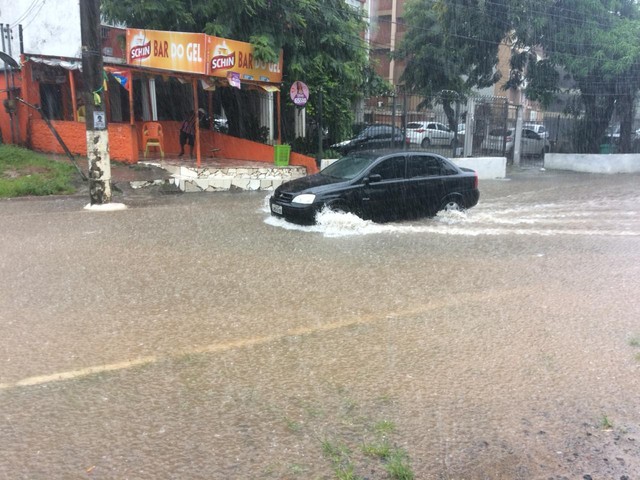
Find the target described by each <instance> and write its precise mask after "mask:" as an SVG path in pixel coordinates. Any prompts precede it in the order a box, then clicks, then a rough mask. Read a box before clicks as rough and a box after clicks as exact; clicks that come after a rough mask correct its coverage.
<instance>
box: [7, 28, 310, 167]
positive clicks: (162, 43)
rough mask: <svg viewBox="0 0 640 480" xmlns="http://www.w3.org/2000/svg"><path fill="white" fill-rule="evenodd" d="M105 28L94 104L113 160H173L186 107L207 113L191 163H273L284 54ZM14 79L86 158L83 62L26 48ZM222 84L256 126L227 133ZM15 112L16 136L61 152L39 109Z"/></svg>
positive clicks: (301, 160) (297, 159) (194, 37)
mask: <svg viewBox="0 0 640 480" xmlns="http://www.w3.org/2000/svg"><path fill="white" fill-rule="evenodd" d="M109 32H110V33H111V37H112V39H113V41H112V42H111V44H110V45H109V46H106V47H104V48H103V54H104V53H105V52H106V53H108V54H110V55H104V56H103V58H104V84H103V88H104V89H106V92H105V93H106V95H105V104H106V105H103V106H99V107H102V108H103V109H104V111H105V112H106V116H107V120H108V131H109V144H110V145H109V150H110V156H111V158H112V159H113V160H116V161H121V162H125V163H136V162H138V161H139V160H140V159H141V158H143V157H144V156H145V155H147V156H153V157H154V158H159V157H162V158H166V157H176V158H177V155H178V153H179V151H180V143H179V130H180V125H181V123H182V121H183V120H184V118H185V116H186V115H187V114H188V112H190V111H193V112H200V117H201V118H202V119H204V120H201V121H198V122H196V123H195V129H196V132H195V146H194V157H195V158H194V159H193V161H194V162H196V164H197V165H198V166H199V165H200V162H201V161H202V160H203V159H206V158H207V157H211V156H215V157H220V158H228V159H237V160H247V161H260V162H269V163H271V162H273V158H274V148H273V145H278V144H280V143H281V131H280V125H281V119H280V108H279V107H280V86H281V82H282V67H283V54H282V51H280V56H279V60H278V62H276V63H267V62H261V61H259V60H257V59H256V58H255V55H254V50H253V46H252V45H251V44H249V43H245V42H239V41H235V40H230V39H225V38H219V37H214V36H210V35H206V34H199V33H184V32H166V31H158V30H144V29H114V28H110V27H109ZM114 32H115V33H114ZM17 83H18V85H19V92H18V93H19V95H20V96H21V97H22V98H23V99H24V100H25V101H26V102H28V103H32V104H38V105H40V107H41V108H42V111H43V113H44V114H45V115H46V116H47V117H48V118H49V119H51V120H52V123H53V124H54V125H55V128H56V130H57V131H58V133H59V134H60V136H61V137H62V139H63V140H64V142H65V144H66V145H67V147H68V148H69V150H70V151H71V152H73V153H74V154H79V155H86V135H85V126H84V107H83V105H82V98H81V97H82V95H80V94H79V92H81V91H82V88H83V85H82V72H81V60H80V59H69V58H53V57H45V56H36V55H29V54H23V55H22V62H21V70H20V78H19V81H18V82H17ZM224 89H237V90H238V91H237V92H236V94H238V95H243V96H245V97H244V98H245V99H248V102H249V104H250V105H252V106H254V108H252V109H250V111H249V112H242V114H244V115H252V118H251V125H255V128H251V129H246V131H245V132H242V131H240V132H239V131H232V132H229V126H230V124H231V123H232V122H230V120H233V118H231V119H230V118H229V115H228V113H230V112H227V111H226V110H225V108H224V105H223V102H221V98H222V94H223V93H224ZM227 93H228V92H227ZM233 113H235V114H237V112H233ZM17 117H18V122H19V128H18V130H19V131H21V132H23V134H22V135H20V140H22V142H23V143H26V144H27V146H29V147H31V148H33V149H34V150H40V151H46V152H57V153H63V149H62V147H61V146H59V144H58V143H57V142H56V140H55V138H54V137H53V135H52V133H51V132H50V130H49V128H48V127H47V125H46V122H45V121H44V120H43V119H41V118H40V117H39V115H38V114H37V113H36V112H34V111H33V110H29V109H27V108H26V107H25V106H24V105H19V106H18V115H17ZM149 123H155V124H158V125H159V126H160V129H161V132H162V140H161V145H160V146H159V147H158V148H145V145H146V143H145V141H146V138H145V135H146V132H147V129H146V128H145V124H149ZM232 126H233V125H232ZM256 132H260V135H261V136H260V138H257V137H256ZM229 133H231V134H229ZM243 133H245V134H244V135H243ZM6 140H7V139H6V138H5V141H6ZM16 143H21V142H16ZM154 146H156V145H154ZM187 160H188V157H187V158H186V159H185V161H187ZM189 160H190V159H189ZM290 163H291V164H292V165H302V166H305V167H307V171H308V172H309V173H312V172H314V171H316V170H317V167H316V164H315V160H314V159H313V158H311V157H307V156H304V155H300V154H296V153H292V154H291V158H290Z"/></svg>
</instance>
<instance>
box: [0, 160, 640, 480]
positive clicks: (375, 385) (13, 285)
mask: <svg viewBox="0 0 640 480" xmlns="http://www.w3.org/2000/svg"><path fill="white" fill-rule="evenodd" d="M639 181H640V176H638V175H635V176H633V175H617V176H605V175H588V174H572V173H559V172H540V171H524V172H519V173H517V174H516V175H514V176H513V178H511V179H510V180H493V181H481V182H480V191H481V198H480V203H479V204H478V206H477V207H475V208H473V209H471V210H469V211H468V212H466V213H462V214H460V213H455V212H454V213H449V214H447V215H442V216H439V217H437V218H432V219H424V220H419V221H412V222H406V223H393V224H384V225H378V224H373V223H371V222H364V221H362V220H360V219H358V218H354V217H353V216H351V215H348V214H347V215H345V214H334V213H331V212H327V213H325V214H324V215H323V216H322V218H321V221H320V224H319V225H318V226H314V227H297V226H293V225H290V224H286V223H285V222H283V221H281V220H278V219H275V218H271V217H269V215H268V211H267V209H266V206H265V196H266V193H265V192H259V193H216V194H185V195H152V194H147V195H145V194H137V195H134V196H131V197H126V196H125V197H124V198H122V199H117V201H123V202H124V203H127V205H128V206H129V208H128V209H127V210H126V211H122V212H112V213H95V212H88V211H85V210H83V209H82V207H83V206H84V205H85V204H86V203H87V202H88V198H81V197H67V198H62V199H27V200H11V201H3V202H0V228H1V230H2V232H3V233H2V237H1V239H0V268H1V269H2V272H3V275H2V277H1V279H0V307H1V310H0V312H1V313H0V316H1V317H2V321H1V323H0V325H1V332H2V333H1V335H0V338H1V340H0V411H1V414H0V444H1V445H2V450H1V452H0V478H1V479H5V478H6V479H12V480H13V479H80V478H90V479H114V478H117V479H161V478H173V479H183V478H185V479H187V478H188V479H334V478H345V479H346V478H358V479H369V480H373V479H389V478H410V477H397V476H396V477H394V476H391V475H392V474H391V473H389V472H390V470H391V469H390V468H389V466H390V465H392V463H393V462H392V461H391V460H390V459H395V460H397V461H398V462H399V463H401V464H402V465H403V466H404V468H405V470H410V471H411V472H413V474H414V477H415V478H416V479H434V480H445V479H469V480H475V479H478V480H479V479H554V480H560V479H583V478H584V479H587V478H592V479H593V480H599V479H603V480H604V479H616V480H618V479H620V480H622V479H623V478H626V479H627V480H636V479H639V478H640V302H638V294H639V293H640V214H639V213H640V193H639V192H638V184H639ZM349 471H351V472H352V473H353V475H354V476H352V477H349V476H346V474H347V473H348V472H349Z"/></svg>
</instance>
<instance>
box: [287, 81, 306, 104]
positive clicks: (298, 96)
mask: <svg viewBox="0 0 640 480" xmlns="http://www.w3.org/2000/svg"><path fill="white" fill-rule="evenodd" d="M289 95H290V96H291V101H292V102H293V103H294V104H295V105H296V106H297V107H304V106H305V105H306V104H307V100H309V87H307V86H306V85H305V84H304V83H302V82H301V81H299V80H296V81H295V82H293V85H291V89H290V90H289Z"/></svg>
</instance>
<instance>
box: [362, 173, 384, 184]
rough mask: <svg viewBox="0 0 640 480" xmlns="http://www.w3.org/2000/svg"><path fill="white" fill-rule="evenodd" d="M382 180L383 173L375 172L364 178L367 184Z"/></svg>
mask: <svg viewBox="0 0 640 480" xmlns="http://www.w3.org/2000/svg"><path fill="white" fill-rule="evenodd" d="M380 181H382V175H379V174H377V173H374V174H373V175H369V176H368V177H366V178H365V179H364V183H365V184H369V183H376V182H380Z"/></svg>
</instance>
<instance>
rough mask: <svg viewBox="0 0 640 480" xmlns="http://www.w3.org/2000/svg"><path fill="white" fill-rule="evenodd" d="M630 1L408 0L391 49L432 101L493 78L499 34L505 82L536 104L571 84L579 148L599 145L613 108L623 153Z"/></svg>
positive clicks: (639, 47)
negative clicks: (508, 52)
mask: <svg viewBox="0 0 640 480" xmlns="http://www.w3.org/2000/svg"><path fill="white" fill-rule="evenodd" d="M639 8H640V7H639V4H638V2H637V1H635V0H571V1H569V0H538V1H535V2H532V1H531V0H510V1H507V0H409V2H408V3H407V7H406V14H405V17H406V19H407V34H406V37H405V41H404V42H403V44H402V48H401V51H400V52H399V53H400V55H401V56H403V57H405V58H407V62H408V63H407V70H406V72H405V76H404V79H405V81H406V83H407V85H408V86H410V87H412V88H414V89H415V90H417V91H418V92H420V93H422V94H424V95H425V96H426V97H427V98H431V99H433V98H435V97H436V95H437V93H438V92H439V91H442V90H454V91H457V92H468V91H469V89H470V88H472V87H480V88H482V87H484V86H488V85H490V84H492V83H494V82H496V81H497V80H498V79H499V77H498V75H497V74H496V73H494V72H496V70H495V67H496V65H497V59H498V57H497V49H498V45H499V44H500V43H501V42H503V41H505V40H508V41H509V43H510V44H511V45H512V56H511V72H512V73H511V75H510V78H509V79H507V83H506V88H513V87H519V86H525V85H526V90H525V91H526V94H527V96H528V97H529V98H530V99H532V100H538V101H540V102H541V103H542V104H543V105H549V104H550V103H551V102H552V101H553V100H554V99H555V98H556V97H557V96H558V94H560V93H563V91H567V90H572V91H577V92H579V95H580V99H581V102H580V103H581V111H582V112H583V114H582V115H581V118H582V132H581V135H580V138H581V139H582V140H581V142H580V143H578V144H577V145H575V147H576V148H577V149H578V150H582V151H585V152H594V151H597V150H598V146H599V143H600V141H601V139H602V136H603V133H604V131H605V129H606V127H607V125H608V124H609V121H610V119H611V115H612V113H613V111H614V109H615V110H617V113H618V115H619V117H620V119H621V127H622V128H621V139H622V141H621V147H622V149H623V151H626V150H628V149H629V147H630V138H631V125H632V119H633V108H632V106H633V100H634V98H635V95H636V93H637V91H638V89H640V70H639V69H640V43H639V42H638V38H640V20H639V18H640V13H639ZM445 106H446V105H445ZM574 106H575V104H574ZM445 110H446V108H445Z"/></svg>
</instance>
